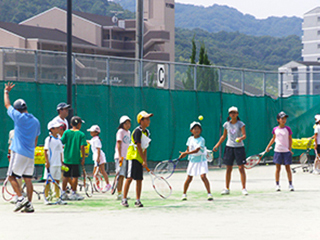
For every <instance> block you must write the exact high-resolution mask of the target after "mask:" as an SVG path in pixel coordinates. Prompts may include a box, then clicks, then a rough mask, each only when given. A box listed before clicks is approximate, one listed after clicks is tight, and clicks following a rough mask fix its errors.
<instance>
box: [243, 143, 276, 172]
mask: <svg viewBox="0 0 320 240" xmlns="http://www.w3.org/2000/svg"><path fill="white" fill-rule="evenodd" d="M271 149H272V147H270V148H269V150H271ZM265 154H266V151H264V152H262V153H259V154H257V155H253V156H250V157H248V158H247V159H246V162H247V163H246V164H245V165H244V167H245V168H246V169H251V168H253V167H254V166H256V165H258V164H259V163H260V161H261V159H262V158H263V156H264V155H265Z"/></svg>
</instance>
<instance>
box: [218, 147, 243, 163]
mask: <svg viewBox="0 0 320 240" xmlns="http://www.w3.org/2000/svg"><path fill="white" fill-rule="evenodd" d="M234 160H236V162H237V165H238V166H240V165H243V164H246V163H247V162H246V151H245V149H244V147H228V146H226V148H225V149H224V155H223V163H224V164H225V165H227V166H233V162H234Z"/></svg>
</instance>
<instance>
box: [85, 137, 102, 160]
mask: <svg viewBox="0 0 320 240" xmlns="http://www.w3.org/2000/svg"><path fill="white" fill-rule="evenodd" d="M89 142H90V145H91V151H92V153H93V154H92V160H93V161H94V162H95V161H97V159H98V149H97V148H100V160H101V159H103V158H105V154H104V152H103V151H102V149H101V148H102V143H101V140H100V138H99V136H95V137H93V138H91V140H90V141H89Z"/></svg>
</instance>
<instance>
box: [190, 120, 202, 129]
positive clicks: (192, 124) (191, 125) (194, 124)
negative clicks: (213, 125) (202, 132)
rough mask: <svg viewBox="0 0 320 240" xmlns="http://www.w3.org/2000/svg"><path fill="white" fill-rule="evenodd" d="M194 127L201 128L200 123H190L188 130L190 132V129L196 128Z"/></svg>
mask: <svg viewBox="0 0 320 240" xmlns="http://www.w3.org/2000/svg"><path fill="white" fill-rule="evenodd" d="M196 125H198V126H200V127H201V123H199V122H195V121H194V122H192V123H191V124H190V130H191V129H192V128H194V126H196Z"/></svg>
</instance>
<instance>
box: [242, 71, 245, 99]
mask: <svg viewBox="0 0 320 240" xmlns="http://www.w3.org/2000/svg"><path fill="white" fill-rule="evenodd" d="M244 80H245V79H244V70H243V69H242V70H241V91H242V94H244Z"/></svg>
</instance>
